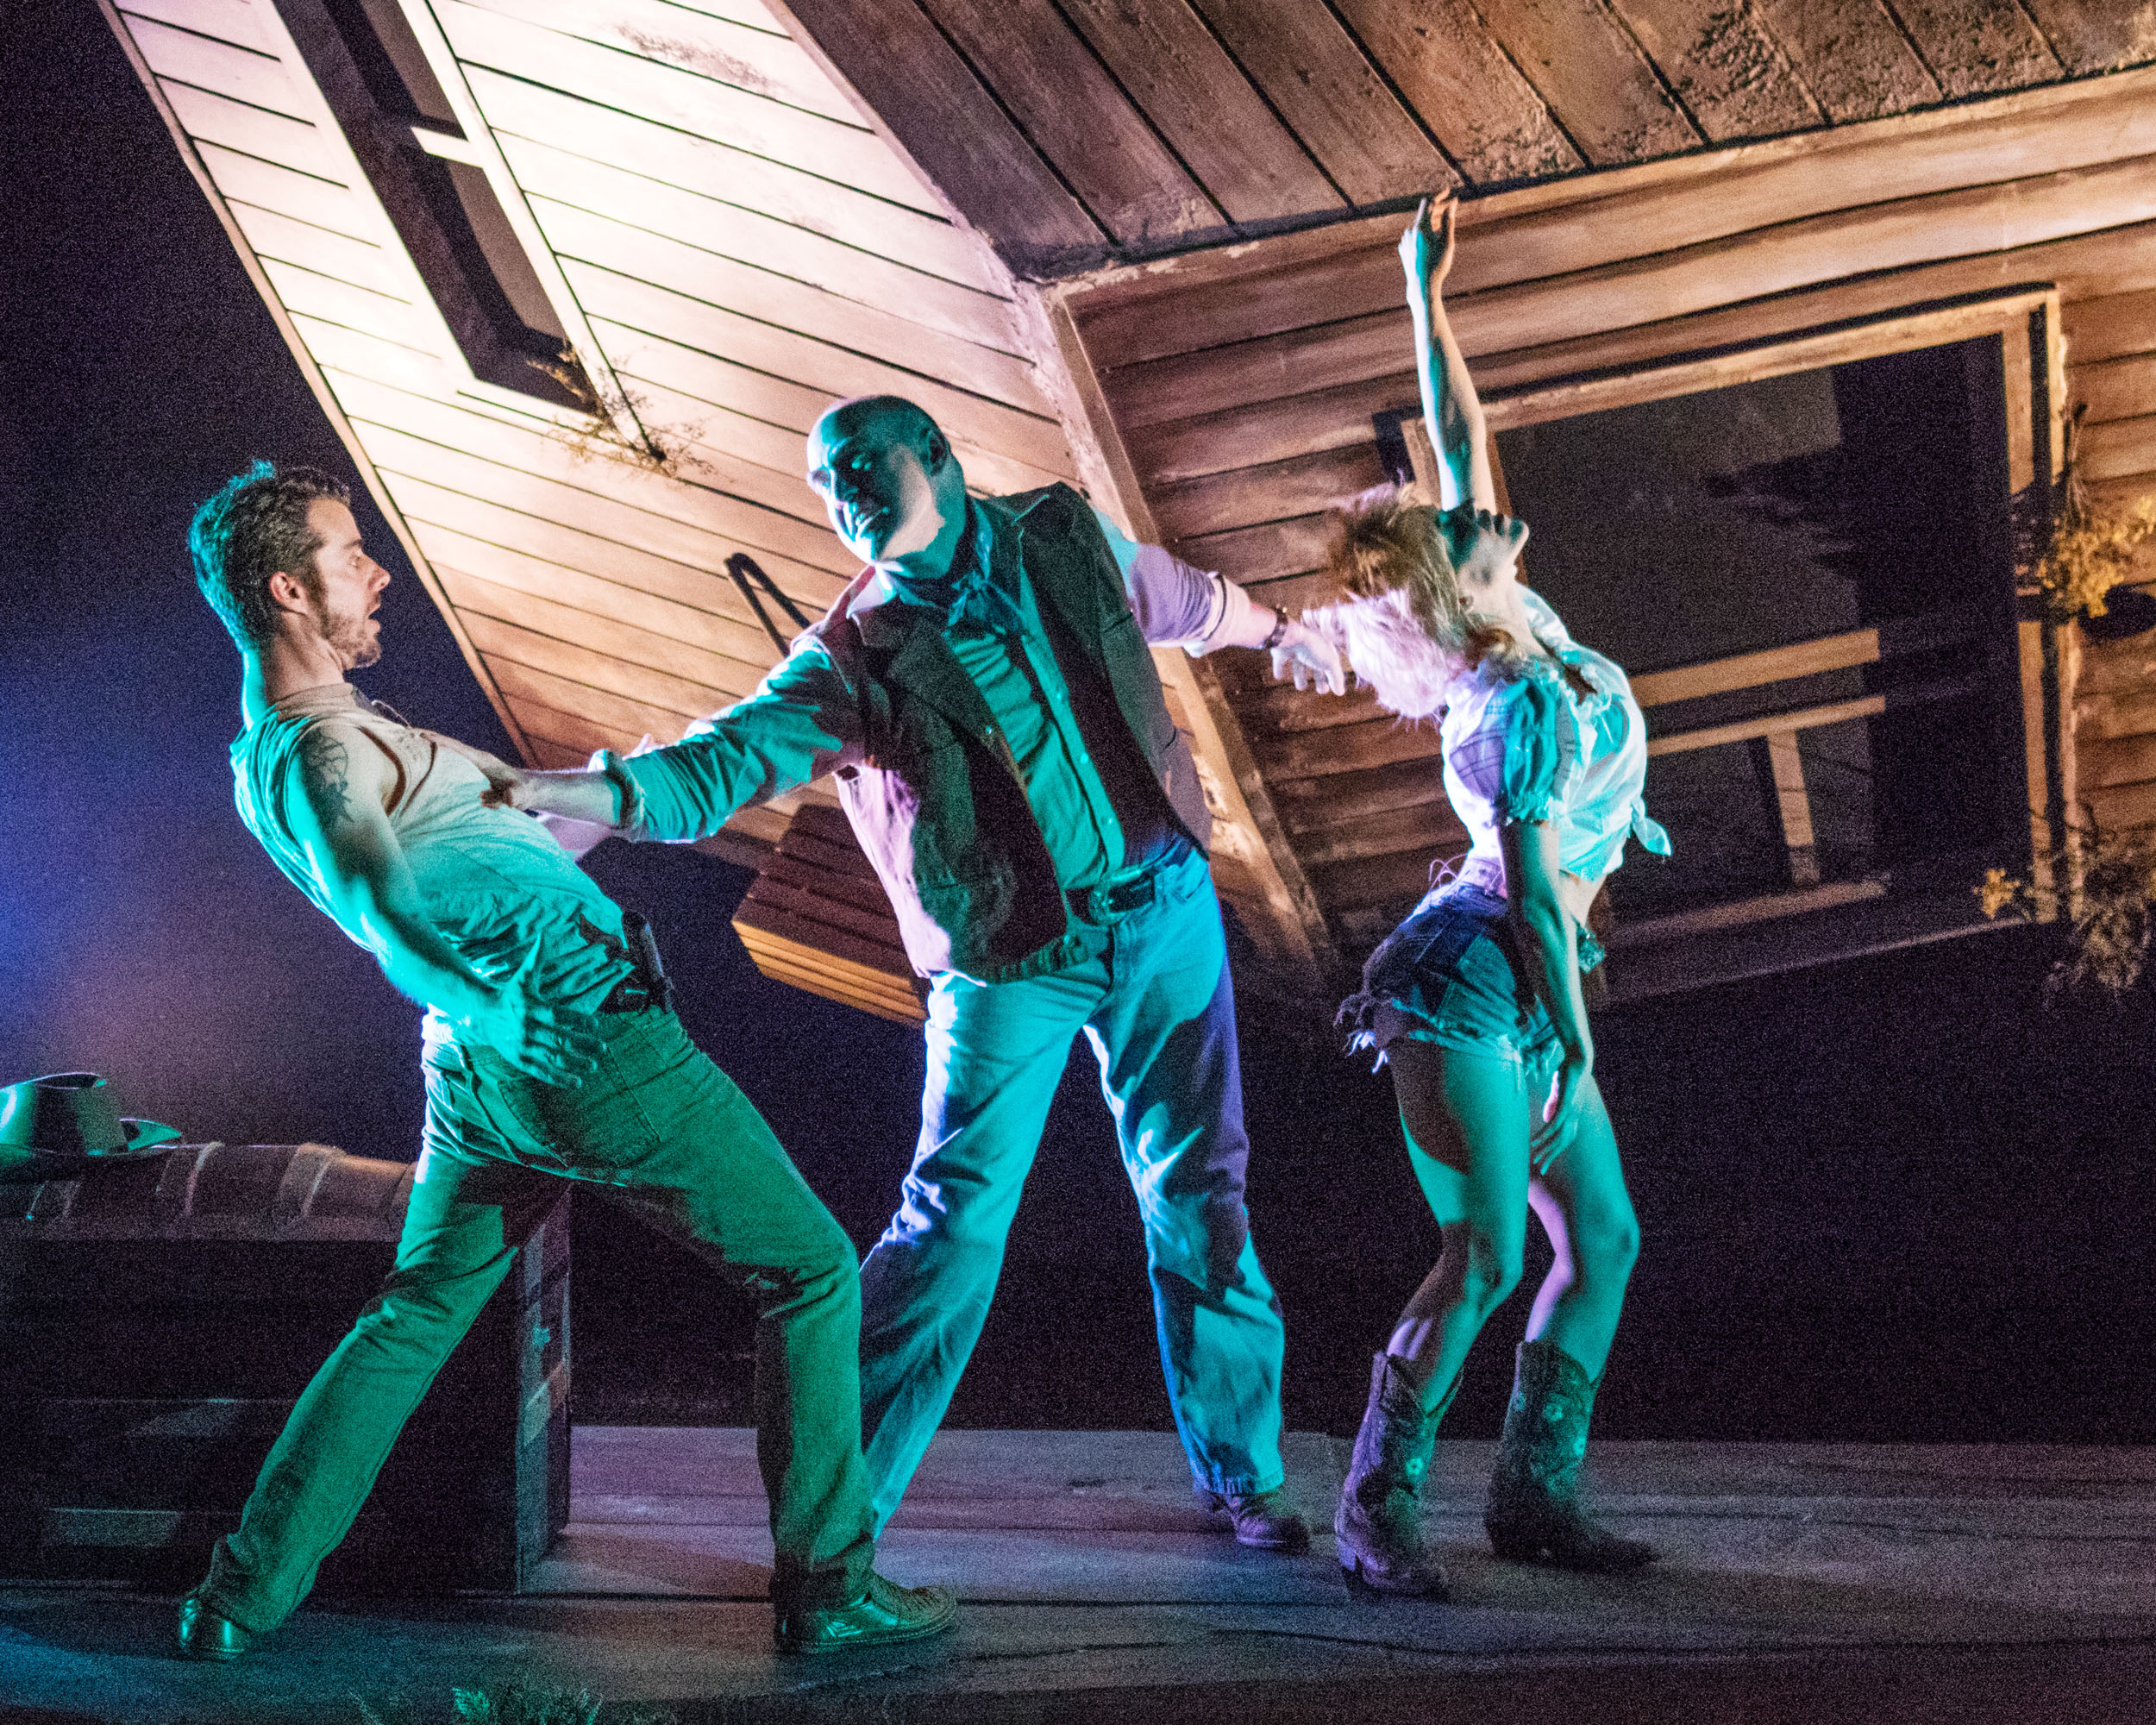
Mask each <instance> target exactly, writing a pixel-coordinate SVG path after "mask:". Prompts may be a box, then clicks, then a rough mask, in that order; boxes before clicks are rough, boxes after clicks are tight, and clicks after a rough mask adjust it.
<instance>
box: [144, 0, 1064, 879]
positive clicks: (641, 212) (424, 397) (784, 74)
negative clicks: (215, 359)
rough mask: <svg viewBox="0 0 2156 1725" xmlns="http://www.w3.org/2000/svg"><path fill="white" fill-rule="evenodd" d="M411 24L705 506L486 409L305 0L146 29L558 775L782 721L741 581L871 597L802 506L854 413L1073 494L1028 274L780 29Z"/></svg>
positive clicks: (745, 21) (287, 297) (211, 191)
mask: <svg viewBox="0 0 2156 1725" xmlns="http://www.w3.org/2000/svg"><path fill="white" fill-rule="evenodd" d="M407 11H408V13H409V15H410V16H411V18H412V20H413V22H414V23H415V25H416V27H417V28H418V30H419V32H420V34H421V35H422V38H423V41H426V42H428V43H429V45H430V46H431V47H433V48H434V50H435V53H436V60H437V70H438V72H440V73H441V75H442V82H443V84H444V85H445V86H446V87H447V88H448V91H449V93H450V96H451V98H452V101H453V103H454V104H455V105H456V106H457V108H458V110H459V117H460V119H461V120H462V121H463V122H464V130H465V132H466V135H467V139H468V140H470V141H471V142H472V144H473V153H474V155H475V157H476V158H477V159H478V160H480V161H482V162H483V163H485V164H486V165H488V166H490V173H491V178H492V182H493V185H494V187H495V190H496V191H497V194H498V196H499V197H500V198H501V200H502V203H503V204H504V206H505V208H506V209H507V210H508V211H509V213H510V215H511V219H512V220H513V221H514V222H516V223H517V225H518V226H519V228H520V229H521V230H522V232H523V236H524V238H525V241H526V250H527V251H528V252H529V253H530V254H531V257H532V260H533V262H534V264H535V266H536V267H537V268H538V270H539V273H540V275H541V277H542V280H544V281H546V282H547V283H548V285H549V287H550V289H551V290H552V298H554V300H555V306H556V310H557V311H560V312H561V315H562V317H563V321H564V322H565V323H566V324H567V327H568V328H569V330H570V333H571V335H572V336H573V338H574V340H575V342H576V344H577V347H578V349H579V351H580V354H581V355H582V356H583V357H584V358H585V361H586V366H587V367H588V368H589V369H591V370H592V371H593V373H595V374H596V375H598V376H599V377H600V378H601V379H602V380H604V381H605V383H607V384H609V385H611V386H617V387H618V388H619V389H620V390H621V391H622V392H624V395H625V396H626V398H627V401H628V403H629V405H630V408H631V410H632V412H633V418H631V419H630V421H629V422H628V423H630V427H631V430H632V431H633V430H634V429H635V427H636V423H639V422H640V423H641V425H642V430H644V431H646V432H648V433H649V435H650V436H651V437H652V438H653V439H654V440H655V442H657V443H658V444H659V445H660V446H661V449H663V450H664V451H665V452H666V453H667V455H671V456H672V457H674V461H673V463H672V470H671V471H667V472H661V471H655V470H653V468H652V467H651V466H650V464H649V462H648V461H642V460H640V459H638V457H637V456H636V455H635V454H634V453H632V452H631V451H630V449H627V448H625V447H624V443H623V442H622V440H621V439H620V438H619V437H617V436H615V435H613V427H612V426H611V425H610V423H608V422H607V421H606V420H605V419H604V418H601V417H594V416H592V415H588V414H579V413H575V412H573V411H566V410H558V409H555V408H552V407H550V406H549V405H548V404H546V403H545V402H543V401H541V400H539V399H538V398H536V397H526V396H522V395H519V394H517V393H515V392H511V391H507V390H503V389H498V388H493V387H491V386H486V385H484V384H477V383H475V382H474V381H473V379H472V377H471V375H470V373H469V370H468V368H467V367H466V366H465V364H464V362H463V361H462V359H461V356H460V354H459V353H458V351H457V349H456V347H455V345H454V342H453V341H452V339H451V338H450V336H449V333H448V328H447V326H446V325H445V324H444V323H443V321H442V317H441V315H440V313H439V312H438V311H436V308H435V306H434V305H433V304H432V303H431V301H430V299H429V296H428V293H427V291H426V288H425V286H424V285H423V282H422V281H421V279H420V277H419V275H418V273H417V270H416V268H415V267H414V266H413V265H412V263H411V259H410V257H409V256H408V255H407V254H406V253H405V250H404V246H403V244H402V242H400V241H399V239H398V235H397V232H396V229H394V227H393V226H392V223H391V221H390V218H389V216H388V214H387V213H386V211H385V210H384V208H383V206H382V204H381V201H380V199H379V198H378V197H377V195H376V194H375V192H374V191H373V188H372V187H371V186H370V185H368V183H367V179H366V177H365V175H364V173H362V172H361V170H360V164H359V161H358V160H357V159H356V158H355V156H354V152H353V149H352V147H351V146H350V144H349V143H348V141H347V140H346V138H345V137H344V135H343V134H342V131H341V130H340V129H339V127H338V124H337V122H336V121H335V118H334V117H333V116H332V114H331V112H330V110H329V106H328V104H327V103H325V101H324V99H323V96H322V94H321V93H320V91H318V90H317V87H316V84H315V81H314V78H313V76H312V74H311V73H310V69H309V68H308V66H306V64H305V63H304V61H303V60H302V59H301V57H300V54H299V52H298V48H297V47H296V46H295V43H294V34H293V32H292V31H291V30H290V29H288V28H287V27H286V23H285V20H284V19H283V18H282V17H281V16H279V12H278V11H277V9H276V8H275V7H274V6H273V5H272V4H270V3H269V0H122V3H119V4H117V5H115V6H113V7H112V8H111V9H110V16H111V18H112V22H113V23H114V26H115V28H116V30H117V31H118V33H119V34H120V36H121V40H122V43H123V44H124V45H125V46H126V47H128V49H129V51H130V53H132V55H133V56H134V57H135V60H136V62H137V65H138V69H139V70H140V71H141V74H142V76H143V78H144V79H145V81H146V83H147V85H148V87H149V89H150V90H151V91H152V93H153V94H154V96H155V97H156V98H157V99H158V102H159V104H160V108H161V109H162V110H163V111H164V113H165V116H166V120H167V122H168V123H169V124H170V125H171V127H172V131H173V135H174V136H175V138H176V140H177V141H178V142H179V145H180V147H181V150H182V153H183V154H184V155H185V157H186V159H187V160H188V161H189V163H190V165H191V166H192V167H193V168H194V170H195V172H196V173H197V177H198V179H200V180H201V182H202V184H203V187H204V191H205V192H207V193H208V195H209V196H210V199H211V202H212V204H213V205H214V206H215V207H216V210H217V211H218V213H219V215H220V216H221V217H222V219H223V220H224V222H225V223H226V224H227V226H228V228H229V229H230V231H231V232H232V235H233V237H234V241H235V244H236V245H237V246H238V247H239V248H240V250H241V256H242V258H243V259H244V260H246V261H247V263H248V266H249V267H250V269H251V270H252V271H253V273H254V275H255V277H256V280H257V285H258V286H259V287H260V290H261V292H262V294H263V298H264V299H265V301H266V304H268V305H269V307H270V309H271V311H272V312H273V315H274V316H276V317H277V319H278V321H279V325H280V327H281V328H282V329H284V331H285V335H286V337H287V339H288V341H289V342H291V347H292V349H293V352H294V354H295V356H296V357H297V358H298V360H299V361H300V363H301V365H302V367H303V368H304V370H305V371H306V372H307V373H308V375H309V378H310V381H311V382H312V383H313V384H314V386H315V388H316V390H317V394H318V395H319V397H320V398H321V399H322V402H323V406H324V408H325V410H326V411H328V412H329V416H330V417H331V419H332V422H333V423H335V426H336V428H337V429H338V430H339V431H340V432H341V433H342V436H343V437H344V439H345V442H346V443H347V445H348V447H349V449H351V451H352V454H353V457H354V460H355V461H357V462H358V463H359V465H360V470H361V472H362V474H364V475H365V476H366V478H367V482H368V484H369V486H370V487H371V488H372V489H373V491H374V492H375V494H376V497H377V499H378V501H379V503H380V504H381V505H382V507H383V509H384V511H385V513H386V514H387V515H388V517H389V518H390V520H391V521H392V524H394V525H395V527H396V530H398V533H399V535H400V536H401V537H403V538H404V541H405V549H407V551H408V552H409V553H410V554H411V559H412V561H413V563H414V566H415V567H416V568H417V569H418V570H419V571H420V574H421V578H422V579H423V580H425V581H427V583H428V584H429V587H430V588H431V589H432V591H433V593H434V596H435V598H436V600H437V602H438V603H439V604H440V605H441V606H442V611H443V613H444V614H445V616H447V617H448V619H449V622H450V625H451V627H452V628H453V629H454V630H455V631H456V634H457V637H458V639H459V641H460V643H461V644H462V646H463V647H464V649H465V653H466V655H467V659H468V660H469V661H470V662H471V663H472V667H473V671H474V672H475V673H476V674H478V676H479V680H480V681H481V683H482V685H483V686H484V687H486V690H487V692H488V693H489V694H490V696H491V697H492V699H493V701H494V703H495V706H496V707H497V709H498V711H499V712H501V715H502V718H503V719H504V722H505V724H507V725H508V726H509V728H510V730H511V732H512V734H513V735H514V736H516V737H517V739H518V740H519V742H520V743H523V745H524V747H525V749H526V751H527V753H528V754H529V755H530V757H531V758H533V759H534V760H536V761H539V762H545V763H547V764H549V765H558V764H561V763H564V762H572V761H580V760H581V759H582V758H583V756H585V755H586V754H587V753H588V752H589V751H590V750H592V748H594V747H597V746H599V745H601V744H607V743H611V744H617V745H625V744H632V743H635V742H636V739H637V738H638V737H642V736H644V735H646V734H649V735H651V736H653V737H657V738H659V739H660V740H661V741H666V740H670V739H672V738H673V737H677V736H679V735H680V732H681V731H682V729H683V728H684V727H685V726H686V724H689V723H690V722H691V721H692V720H693V719H694V718H699V717H700V716H702V715H703V714H705V713H707V712H711V711H713V710H714V709H715V708H718V707H719V706H724V704H725V703H726V702H728V701H729V700H730V699H736V698H738V697H739V696H741V695H743V694H745V693H747V692H748V691H749V689H751V688H752V687H754V686H755V682H756V680H757V679H758V678H759V677H760V676H761V674H763V672H764V671H765V670H766V669H767V668H768V667H769V665H770V664H771V663H772V662H773V661H774V658H775V657H776V656H777V655H776V651H775V649H774V647H773V644H772V643H771V641H770V640H769V638H768V637H767V636H766V634H765V633H764V631H763V630H762V629H761V627H760V626H759V625H758V624H757V622H756V620H755V617H754V615H753V613H752V612H750V610H749V607H748V606H747V605H745V604H744V603H743V601H742V599H741V598H740V597H739V595H738V594H737V593H736V590H735V588H734V586H733V584H732V583H731V582H730V580H728V579H727V577H726V576H725V574H724V564H725V560H726V558H727V556H728V555H730V554H731V553H733V552H736V551H745V552H747V553H749V555H752V556H753V557H755V560H756V561H758V562H759V563H760V564H761V566H762V567H763V568H765V569H767V570H768V572H769V573H770V574H772V575H773V576H774V578H775V579H776V580H777V581H778V583H779V585H780V587H781V588H782V589H783V590H784V591H785V592H786V593H787V594H788V595H789V596H791V597H792V598H793V599H794V600H795V601H796V602H797V603H798V604H799V605H800V606H801V607H802V608H803V609H804V610H805V611H806V612H808V613H809V614H811V615H815V614H818V613H819V612H821V611H822V610H823V609H824V607H825V606H826V605H828V604H829V603H830V600H831V599H833V598H834V597H836V595H837V593H838V591H839V589H840V587H841V586H843V583H844V581H845V580H847V579H849V577H850V576H851V575H852V574H853V573H854V569H855V567H856V566H855V564H854V563H853V561H852V560H851V559H850V558H849V556H848V555H847V554H846V552H845V550H844V549H843V547H841V546H840V545H839V544H838V543H837V540H836V539H835V538H834V537H833V536H831V534H830V530H829V529H828V528H827V526H826V525H825V524H824V519H823V514H822V511H821V509H820V508H819V507H818V505H817V502H816V499H814V497H813V496H812V494H811V493H810V492H809V491H808V489H807V487H806V486H805V484H804V483H803V481H802V478H801V474H802V471H803V469H802V436H803V434H804V433H805V431H806V430H807V429H808V427H809V425H810V423H812V420H813V419H814V417H815V416H816V415H817V414H818V412H819V411H821V410H822V409H823V408H824V406H825V405H828V404H829V402H830V400H831V399H832V398H834V397H837V396H841V395H848V394H856V393H862V392H873V391H880V390H890V391H894V392H899V393H903V394H906V395H910V396H912V397H913V398H915V399H917V400H919V401H921V402H922V403H923V404H924V405H925V406H927V407H928V408H929V409H930V410H931V411H933V412H935V413H936V414H937V416H938V417H939V418H940V419H941V420H942V421H943V423H944V425H945V426H946V428H947V429H948V430H950V433H951V434H952V436H953V438H954V440H955V441H956V442H957V443H958V445H959V448H960V451H961V454H962V456H963V457H964V459H965V461H966V464H967V467H968V473H969V474H970V475H971V476H972V477H973V479H974V480H975V481H976V482H977V483H979V484H981V485H982V486H986V487H987V488H990V489H993V490H1010V489H1016V488H1019V487H1022V486H1031V485H1038V484H1043V483H1045V482H1047V481H1049V480H1054V479H1062V478H1069V477H1070V476H1072V474H1073V472H1074V469H1073V467H1072V464H1071V460H1070V455H1069V449H1068V448H1067V445H1066V442H1065V440H1064V437H1063V435H1062V428H1061V426H1060V425H1059V423H1057V421H1056V417H1055V414H1054V412H1053V411H1052V409H1051V408H1050V406H1049V405H1048V403H1047V402H1046V401H1045V399H1044V398H1043V396H1042V394H1041V392H1040V391H1039V389H1038V388H1037V385H1036V382H1035V377H1034V367H1033V364H1032V361H1031V359H1030V358H1029V357H1027V356H1026V354H1025V352H1024V351H1023V348H1022V345H1021V343H1020V342H1019V340H1018V336H1017V334H1016V332H1015V330H1014V328H1013V324H1012V317H1011V315H1010V312H1011V295H1010V289H1009V285H1008V282H1007V280H1006V278H1005V276H1004V273H1003V272H1002V269H1001V267H1000V265H998V264H997V263H996V261H995V260H994V259H993V256H992V255H991V254H989V253H988V252H987V248H985V247H983V246H981V244H980V243H979V242H978V241H976V240H975V237H974V236H973V235H971V234H970V233H968V231H966V230H965V229H962V228H961V227H959V226H957V225H956V224H955V223H953V222H952V221H951V220H950V218H949V217H948V216H946V214H945V213H944V211H943V207H942V205H941V204H940V202H939V201H938V199H937V197H936V195H935V194H934V193H933V192H932V191H930V190H928V189H927V188H926V187H925V186H924V185H923V184H922V183H921V182H920V180H919V179H918V178H916V177H915V175H914V174H913V173H912V171H911V169H910V168H909V167H908V166H906V163H905V162H904V161H903V160H900V159H899V156H898V155H897V154H895V153H894V152H893V150H892V149H891V148H890V147H888V146H887V145H886V144H885V143H884V142H883V141H882V140H881V138H880V137H879V136H878V135H876V133H875V132H874V130H873V129H871V127H870V125H869V124H868V122H867V121H865V120H864V119H862V116H860V115H859V114H858V113H857V112H856V110H855V109H854V108H853V106H852V104H851V103H849V100H848V99H847V98H846V97H845V96H844V95H843V93H841V92H840V91H838V89H837V87H836V86H835V85H833V84H832V83H831V81H830V78H828V77H826V76H825V75H824V72H822V71H821V70H820V69H819V68H818V66H817V65H816V64H815V63H814V62H813V61H812V60H811V59H810V58H809V56H808V55H807V54H806V53H804V52H803V51H802V50H801V49H800V48H799V47H798V46H797V45H796V44H795V43H794V42H793V41H792V39H791V38H790V37H789V36H787V34H786V33H785V30H784V28H783V27H782V26H781V25H780V24H779V23H777V22H776V21H775V20H774V19H773V17H772V16H771V15H770V14H769V13H768V12H766V11H764V10H763V9H761V7H760V6H758V5H757V4H756V3H755V0H727V3H725V4H723V5H718V4H714V5H710V6H693V5H690V6H683V5H674V4H667V3H661V0H576V3H573V4H572V3H566V0H483V3H466V0H437V3H434V4H431V5H429V4H427V3H423V0H414V3H412V4H411V5H410V6H408V7H407ZM785 819H786V814H785V812H784V811H783V810H780V811H779V812H759V813H754V814H749V815H747V816H744V817H743V818H742V819H739V820H738V821H737V822H736V831H738V832H739V833H740V834H741V835H742V837H743V838H745V839H748V840H750V841H761V842H763V843H765V844H768V842H769V841H771V840H773V839H774V838H775V837H777V835H778V833H779V832H780V831H782V830H783V828H784V825H785ZM737 854H741V855H743V856H753V855H755V854H757V851H756V850H755V847H754V846H752V848H751V849H750V850H747V851H737Z"/></svg>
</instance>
